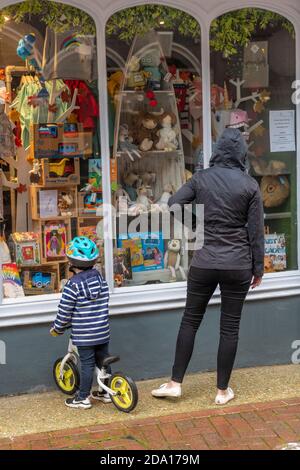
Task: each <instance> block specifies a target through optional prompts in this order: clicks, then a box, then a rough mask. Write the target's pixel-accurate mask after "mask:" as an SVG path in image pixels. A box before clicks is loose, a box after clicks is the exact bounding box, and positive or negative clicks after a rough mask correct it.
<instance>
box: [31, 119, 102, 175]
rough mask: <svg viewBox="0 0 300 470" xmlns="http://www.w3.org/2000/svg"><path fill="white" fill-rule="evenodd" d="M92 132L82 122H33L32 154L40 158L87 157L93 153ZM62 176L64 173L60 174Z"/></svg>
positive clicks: (32, 156)
mask: <svg viewBox="0 0 300 470" xmlns="http://www.w3.org/2000/svg"><path fill="white" fill-rule="evenodd" d="M92 137H93V134H92V132H86V131H84V130H83V126H82V124H79V123H77V124H74V125H72V126H71V125H70V124H68V123H66V124H64V123H62V122H61V123H57V124H33V125H32V126H31V129H30V144H31V145H30V155H31V158H32V159H39V158H50V159H53V158H63V157H67V158H74V157H80V158H87V157H88V156H90V155H92V153H93V149H92ZM60 176H62V175H60Z"/></svg>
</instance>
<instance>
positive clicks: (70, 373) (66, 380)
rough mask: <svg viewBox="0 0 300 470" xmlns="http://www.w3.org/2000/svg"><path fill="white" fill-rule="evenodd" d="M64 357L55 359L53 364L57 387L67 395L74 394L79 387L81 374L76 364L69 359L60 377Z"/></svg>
mask: <svg viewBox="0 0 300 470" xmlns="http://www.w3.org/2000/svg"><path fill="white" fill-rule="evenodd" d="M62 359H63V358H62V357H61V358H59V359H57V361H55V364H54V366H53V378H54V382H55V383H56V385H57V387H58V388H59V389H60V390H61V391H62V392H63V393H65V394H66V395H74V393H75V392H76V390H77V389H78V388H79V383H80V375H79V371H78V368H77V366H76V364H74V362H72V361H67V362H66V363H65V365H64V369H63V374H62V377H60V368H61V362H62Z"/></svg>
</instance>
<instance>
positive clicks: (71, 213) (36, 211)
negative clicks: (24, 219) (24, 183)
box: [30, 185, 77, 220]
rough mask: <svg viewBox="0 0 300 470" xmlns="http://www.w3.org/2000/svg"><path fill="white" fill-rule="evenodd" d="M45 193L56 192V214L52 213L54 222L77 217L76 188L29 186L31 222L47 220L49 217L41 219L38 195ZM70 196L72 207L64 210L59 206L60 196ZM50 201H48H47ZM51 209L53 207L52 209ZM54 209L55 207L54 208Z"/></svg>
mask: <svg viewBox="0 0 300 470" xmlns="http://www.w3.org/2000/svg"><path fill="white" fill-rule="evenodd" d="M47 191H56V192H57V213H56V214H55V213H53V217H54V218H55V220H59V219H61V220H65V219H66V218H68V217H77V188H76V186H75V187H62V186H61V187H58V186H55V187H54V188H52V187H50V186H49V187H48V186H47V188H45V187H44V186H35V185H34V186H30V201H31V214H32V220H40V219H42V220H46V219H48V220H49V215H48V216H47V217H41V211H40V194H41V193H42V192H45V193H46V192H47ZM64 194H66V195H70V196H71V198H72V201H73V203H72V205H71V207H69V208H65V209H64V207H63V206H62V205H61V204H60V201H61V200H62V196H63V195H64ZM49 200H50V199H49ZM52 209H53V207H52ZM54 209H55V207H54Z"/></svg>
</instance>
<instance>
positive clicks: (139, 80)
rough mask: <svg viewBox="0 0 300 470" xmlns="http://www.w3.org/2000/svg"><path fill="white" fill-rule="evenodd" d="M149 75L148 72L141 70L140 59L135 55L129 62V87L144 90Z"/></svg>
mask: <svg viewBox="0 0 300 470" xmlns="http://www.w3.org/2000/svg"><path fill="white" fill-rule="evenodd" d="M147 77H148V74H147V72H145V71H144V70H140V59H139V58H138V57H137V56H135V55H133V56H132V57H131V60H130V62H129V64H128V70H127V88H130V89H134V90H143V89H144V88H145V86H146V83H147Z"/></svg>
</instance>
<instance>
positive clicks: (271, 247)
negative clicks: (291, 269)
mask: <svg viewBox="0 0 300 470" xmlns="http://www.w3.org/2000/svg"><path fill="white" fill-rule="evenodd" d="M285 269H286V240H285V235H284V234H283V233H280V234H277V233H270V234H267V235H265V271H266V272H275V271H284V270H285Z"/></svg>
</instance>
